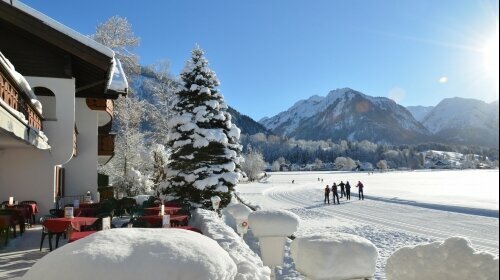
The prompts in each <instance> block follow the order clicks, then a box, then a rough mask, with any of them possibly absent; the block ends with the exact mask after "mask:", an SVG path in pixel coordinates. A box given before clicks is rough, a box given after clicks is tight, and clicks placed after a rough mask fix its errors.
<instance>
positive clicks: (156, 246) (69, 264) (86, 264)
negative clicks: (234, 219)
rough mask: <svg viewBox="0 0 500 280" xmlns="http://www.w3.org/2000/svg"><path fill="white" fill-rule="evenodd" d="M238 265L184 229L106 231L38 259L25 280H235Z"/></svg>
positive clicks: (212, 244)
mask: <svg viewBox="0 0 500 280" xmlns="http://www.w3.org/2000/svg"><path fill="white" fill-rule="evenodd" d="M235 276H236V264H235V263H234V261H233V260H232V258H231V257H230V256H229V254H228V253H227V252H226V251H225V250H223V249H222V248H221V247H220V246H219V244H217V242H215V241H214V240H212V239H210V238H208V237H206V236H204V235H202V234H199V233H196V232H192V231H188V230H182V229H138V228H137V229H136V228H130V229H129V228H120V229H111V230H103V231H99V232H97V233H94V234H92V235H90V236H89V237H86V238H83V239H80V240H78V241H76V242H73V243H69V244H67V245H64V246H63V247H60V248H59V249H57V250H55V251H53V252H51V253H50V254H47V255H46V256H45V257H43V258H42V259H40V260H39V261H38V262H37V263H36V264H35V265H34V266H33V267H32V268H31V269H30V270H29V271H28V272H27V273H26V274H25V276H24V278H23V279H25V280H54V279H75V280H79V279H81V280H86V279H110V280H114V279H116V280H121V279H144V278H145V277H146V278H150V279H169V280H184V279H206V280H233V279H235V278H234V277H235Z"/></svg>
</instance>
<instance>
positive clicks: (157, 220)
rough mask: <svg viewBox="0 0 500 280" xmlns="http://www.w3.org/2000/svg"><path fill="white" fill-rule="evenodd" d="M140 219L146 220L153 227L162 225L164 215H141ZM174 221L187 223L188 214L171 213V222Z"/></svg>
mask: <svg viewBox="0 0 500 280" xmlns="http://www.w3.org/2000/svg"><path fill="white" fill-rule="evenodd" d="M139 219H140V220H143V221H146V222H147V223H149V224H150V225H151V227H162V225H163V216H158V215H152V216H142V217H139ZM173 221H178V222H180V223H183V224H186V223H187V221H188V216H187V215H170V223H172V222H173Z"/></svg>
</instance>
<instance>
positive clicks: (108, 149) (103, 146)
mask: <svg viewBox="0 0 500 280" xmlns="http://www.w3.org/2000/svg"><path fill="white" fill-rule="evenodd" d="M115 136H116V134H99V135H98V136H97V137H98V138H97V139H98V140H97V143H98V148H97V155H99V156H113V155H114V152H115Z"/></svg>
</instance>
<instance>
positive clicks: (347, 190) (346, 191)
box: [325, 181, 365, 204]
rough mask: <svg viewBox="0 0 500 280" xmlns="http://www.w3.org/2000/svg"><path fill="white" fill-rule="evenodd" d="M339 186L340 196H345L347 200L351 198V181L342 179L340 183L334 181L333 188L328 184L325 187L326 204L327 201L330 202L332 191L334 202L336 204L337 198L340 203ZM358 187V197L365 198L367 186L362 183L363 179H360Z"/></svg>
mask: <svg viewBox="0 0 500 280" xmlns="http://www.w3.org/2000/svg"><path fill="white" fill-rule="evenodd" d="M339 187H340V198H343V197H344V196H345V197H346V200H351V184H350V183H349V181H347V182H346V183H345V184H344V181H340V183H339V184H338V185H337V183H335V182H333V185H332V188H331V189H330V186H328V185H326V187H325V204H327V203H328V204H330V192H331V193H332V198H333V204H335V198H336V199H337V204H340V199H339ZM356 188H358V199H359V200H365V195H364V188H365V186H364V185H363V183H361V181H358V184H357V185H356Z"/></svg>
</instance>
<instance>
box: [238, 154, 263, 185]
mask: <svg viewBox="0 0 500 280" xmlns="http://www.w3.org/2000/svg"><path fill="white" fill-rule="evenodd" d="M244 158H245V161H244V162H243V163H242V164H241V170H242V171H243V172H245V173H246V174H247V176H248V179H249V180H250V181H254V180H256V179H259V176H260V175H261V174H262V172H263V171H264V168H265V167H266V163H265V161H264V157H263V156H262V154H261V153H260V152H258V151H255V150H254V151H250V152H249V153H248V154H246V155H245V156H244Z"/></svg>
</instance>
